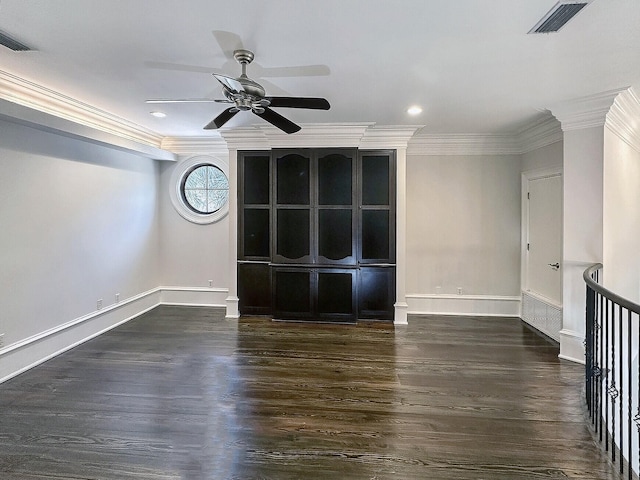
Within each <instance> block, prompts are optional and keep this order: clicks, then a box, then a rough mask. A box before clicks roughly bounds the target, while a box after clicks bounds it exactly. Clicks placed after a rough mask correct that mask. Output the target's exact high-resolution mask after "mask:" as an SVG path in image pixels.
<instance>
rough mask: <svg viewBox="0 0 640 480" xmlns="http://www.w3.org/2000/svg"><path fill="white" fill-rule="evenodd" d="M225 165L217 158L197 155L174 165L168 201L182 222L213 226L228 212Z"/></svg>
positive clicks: (227, 187)
mask: <svg viewBox="0 0 640 480" xmlns="http://www.w3.org/2000/svg"><path fill="white" fill-rule="evenodd" d="M226 170H227V165H226V163H225V162H223V161H221V160H220V159H217V158H213V157H207V156H198V157H193V158H190V159H188V160H185V161H184V162H182V163H181V164H179V165H177V166H176V168H175V170H174V171H173V174H172V176H171V201H172V203H173V206H174V207H175V208H176V210H177V211H178V213H179V214H180V215H182V217H184V218H185V219H187V220H189V221H191V222H194V223H200V224H206V223H213V222H215V221H217V220H220V219H221V218H223V217H224V216H225V215H226V214H227V213H228V212H229V180H228V177H227V173H226Z"/></svg>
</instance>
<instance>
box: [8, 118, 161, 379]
mask: <svg viewBox="0 0 640 480" xmlns="http://www.w3.org/2000/svg"><path fill="white" fill-rule="evenodd" d="M0 138H1V139H2V141H1V143H0V226H1V227H0V304H1V305H2V313H1V315H2V316H1V318H0V333H4V334H5V336H4V344H5V350H6V347H11V345H16V344H20V343H21V342H22V343H24V345H23V347H24V349H27V350H28V349H29V348H30V347H31V346H32V345H31V343H30V342H31V340H33V343H34V344H35V343H37V342H36V338H35V337H42V336H43V334H46V333H47V332H51V333H52V336H53V335H54V333H53V332H55V331H56V330H57V329H59V327H61V326H63V325H65V324H68V323H69V322H73V321H75V320H78V319H82V317H84V316H87V315H90V314H91V313H93V312H95V311H96V310H97V301H98V299H102V300H103V307H104V308H105V309H108V307H109V306H110V305H112V304H114V303H115V301H116V298H115V295H116V294H117V293H118V294H120V301H121V302H125V303H126V301H127V299H130V298H132V297H135V296H137V295H140V294H141V293H143V292H146V291H149V290H150V289H154V288H157V286H158V284H159V278H160V275H159V268H158V265H159V261H158V260H159V242H158V240H159V236H158V233H159V232H158V225H159V222H158V211H157V195H158V188H157V184H158V175H157V165H156V163H155V162H154V161H153V160H149V159H147V158H143V157H139V156H137V155H133V154H130V153H125V152H122V151H119V150H114V149H110V148H106V147H102V146H98V145H94V144H91V143H88V142H84V141H80V140H74V139H71V138H67V137H63V136H59V135H56V134H52V133H46V132H43V131H39V130H34V129H31V128H29V127H25V126H20V125H17V124H13V123H9V122H5V121H0ZM85 323H86V324H89V323H91V322H85ZM107 327H108V325H107V324H105V323H104V322H102V323H99V325H98V324H96V326H95V328H93V327H92V328H88V327H87V326H86V325H83V326H82V328H83V329H84V330H83V331H82V333H79V334H78V335H80V337H82V338H86V337H87V336H90V335H92V334H94V333H96V332H97V331H99V330H101V329H104V328H107ZM55 335H57V333H55ZM45 336H46V335H45ZM80 337H78V336H74V337H70V338H67V339H66V340H62V341H60V342H58V343H57V344H56V345H55V346H51V348H52V349H53V350H54V351H55V349H60V348H62V346H68V345H69V344H70V343H73V342H74V341H77V340H78V339H79V338H80ZM38 341H40V340H38ZM65 342H66V343H65ZM40 347H42V346H41V345H40ZM1 352H2V349H0V353H1ZM49 353H52V352H49ZM18 354H21V355H22V353H21V352H18V351H17V350H15V351H12V352H11V354H9V353H8V352H6V351H5V352H4V354H0V379H2V378H3V377H4V376H5V375H6V374H9V373H11V372H12V371H15V370H19V369H20V368H22V367H24V366H25V365H24V362H27V364H28V362H29V361H31V360H33V361H35V360H36V359H35V357H34V356H33V355H31V354H25V355H23V356H22V357H21V358H20V359H19V360H16V359H15V358H14V359H13V360H12V359H11V358H10V357H12V356H14V357H15V355H18ZM39 354H41V355H42V356H46V354H47V348H41V352H40V353H39ZM18 356H19V355H18ZM9 364H10V365H9Z"/></svg>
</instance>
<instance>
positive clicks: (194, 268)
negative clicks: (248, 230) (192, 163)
mask: <svg viewBox="0 0 640 480" xmlns="http://www.w3.org/2000/svg"><path fill="white" fill-rule="evenodd" d="M186 159H187V158H185V159H182V160H181V161H184V160H186ZM178 167H179V165H178V164H177V163H162V164H161V166H160V197H159V198H160V212H161V222H160V238H161V247H160V248H161V265H162V272H161V283H162V285H163V286H168V287H175V286H179V287H183V288H208V287H209V283H208V282H209V280H211V281H212V285H211V286H212V288H214V289H219V290H225V292H226V290H227V289H228V287H229V216H228V215H227V216H226V217H224V218H223V219H221V220H219V221H218V222H216V223H212V224H209V225H198V224H195V223H191V222H189V221H187V220H185V219H184V218H183V217H181V216H180V215H179V214H178V212H177V211H176V209H175V208H174V207H173V204H172V203H171V200H170V197H169V189H170V188H175V187H174V185H172V184H171V174H172V173H173V171H174V169H176V168H178ZM230 181H231V180H230Z"/></svg>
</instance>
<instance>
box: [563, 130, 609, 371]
mask: <svg viewBox="0 0 640 480" xmlns="http://www.w3.org/2000/svg"><path fill="white" fill-rule="evenodd" d="M603 129H604V127H600V126H598V127H591V128H584V129H579V130H568V131H565V132H564V167H563V208H564V211H563V231H562V237H563V239H562V241H563V243H562V255H563V262H562V269H563V277H562V278H563V283H562V307H563V313H562V328H563V329H562V331H561V332H560V336H561V340H560V356H561V357H562V358H567V359H572V360H576V361H584V349H583V346H582V340H583V339H584V335H585V328H584V308H585V285H584V281H583V279H582V272H583V271H584V270H585V269H586V268H587V267H588V266H589V265H591V264H593V263H597V262H602V260H603V259H602V238H603V235H602V228H603V224H602V195H603V192H602V188H603V183H602V178H603V160H602V159H603V154H604V138H603Z"/></svg>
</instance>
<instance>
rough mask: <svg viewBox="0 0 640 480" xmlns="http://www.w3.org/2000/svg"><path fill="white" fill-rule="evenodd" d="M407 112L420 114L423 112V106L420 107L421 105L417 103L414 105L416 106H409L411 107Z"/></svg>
mask: <svg viewBox="0 0 640 480" xmlns="http://www.w3.org/2000/svg"><path fill="white" fill-rule="evenodd" d="M407 113H408V114H409V115H419V114H421V113H422V108H421V107H419V106H417V105H414V106H412V107H409V108H408V109H407Z"/></svg>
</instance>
